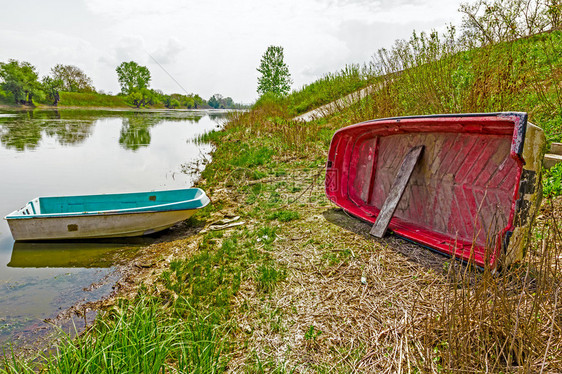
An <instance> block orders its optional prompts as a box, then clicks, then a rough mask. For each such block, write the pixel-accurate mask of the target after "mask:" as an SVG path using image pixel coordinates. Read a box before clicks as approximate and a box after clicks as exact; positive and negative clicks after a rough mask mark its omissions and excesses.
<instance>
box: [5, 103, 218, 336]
mask: <svg viewBox="0 0 562 374" xmlns="http://www.w3.org/2000/svg"><path fill="white" fill-rule="evenodd" d="M224 115H225V113H220V112H205V111H154V112H140V113H137V112H122V111H83V110H59V111H54V110H52V111H39V110H35V111H26V112H9V111H0V181H1V183H0V217H4V216H5V215H7V214H8V213H10V212H12V211H13V210H16V209H19V208H20V207H22V206H23V205H25V203H26V202H27V201H29V200H31V199H32V198H34V197H37V196H49V195H73V194H74V195H75V194H96V193H113V192H135V191H148V190H159V189H174V188H184V187H191V186H192V184H193V181H194V178H196V176H195V175H191V174H189V173H186V172H185V165H189V164H190V163H193V162H197V160H201V159H202V158H204V157H206V158H208V157H209V156H208V154H209V152H210V151H211V146H210V145H209V144H200V143H199V142H196V141H194V140H195V139H196V138H197V137H198V136H199V135H201V134H203V133H205V132H208V131H211V130H213V129H216V128H218V127H220V126H221V124H222V121H223V118H224ZM148 240H150V239H148ZM142 243H143V244H146V242H145V241H142ZM138 247H139V242H138V241H135V240H132V241H123V240H121V241H119V242H117V243H107V242H89V243H23V242H14V241H13V239H12V236H11V234H10V230H9V228H8V225H7V223H6V221H5V220H1V221H0V346H2V345H3V344H6V342H8V341H17V340H18V339H19V338H23V337H24V336H25V335H26V334H28V333H30V332H32V331H35V330H36V329H37V328H38V327H39V328H40V327H42V326H43V325H44V323H43V322H42V320H43V319H45V318H52V317H54V316H56V315H57V314H58V313H59V312H60V311H61V310H63V309H65V308H67V307H69V306H71V305H73V304H75V303H76V302H81V301H91V300H96V299H98V298H100V297H102V296H103V295H106V294H108V293H109V292H110V291H111V286H112V285H113V283H114V282H115V280H116V279H117V276H118V275H117V274H116V273H115V269H114V267H113V266H112V260H111V259H112V255H113V256H115V255H116V254H117V255H119V253H122V252H123V251H127V252H132V251H134V250H135V248H138ZM92 283H95V284H96V286H95V287H91V286H90V285H91V284H92Z"/></svg>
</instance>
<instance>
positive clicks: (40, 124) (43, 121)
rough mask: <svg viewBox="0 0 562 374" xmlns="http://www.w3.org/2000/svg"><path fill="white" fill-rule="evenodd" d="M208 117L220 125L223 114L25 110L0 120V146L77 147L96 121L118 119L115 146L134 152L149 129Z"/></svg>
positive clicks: (146, 142)
mask: <svg viewBox="0 0 562 374" xmlns="http://www.w3.org/2000/svg"><path fill="white" fill-rule="evenodd" d="M205 114H206V115H208V116H209V118H210V119H211V120H213V121H214V122H216V123H217V124H222V122H221V120H222V119H224V115H225V113H224V112H216V113H215V112H209V113H206V112H194V111H189V112H178V111H174V112H170V111H150V112H146V111H145V112H127V111H114V112H111V111H103V112H101V111H100V112H98V111H84V110H62V111H59V110H56V109H55V110H28V111H20V112H18V113H17V114H9V113H8V114H3V115H2V116H1V117H0V142H1V143H2V144H3V145H4V146H5V147H6V148H11V149H15V150H17V151H20V152H21V151H25V150H33V149H35V148H36V147H37V146H38V145H39V144H40V142H41V141H42V140H44V139H45V138H46V137H50V138H53V139H55V140H56V142H57V143H58V144H60V145H72V144H79V143H81V142H83V141H85V140H86V139H87V138H88V137H89V136H90V135H91V134H92V127H93V125H94V123H95V122H96V121H97V120H99V119H100V118H107V117H121V119H122V127H121V131H120V137H119V144H120V145H121V146H122V147H123V148H124V149H129V150H132V151H136V150H137V149H139V148H140V147H146V146H147V145H149V144H150V141H151V133H150V129H151V128H152V127H154V126H156V125H158V124H161V123H162V122H164V121H167V122H191V123H198V122H199V121H201V118H203V117H204V116H205Z"/></svg>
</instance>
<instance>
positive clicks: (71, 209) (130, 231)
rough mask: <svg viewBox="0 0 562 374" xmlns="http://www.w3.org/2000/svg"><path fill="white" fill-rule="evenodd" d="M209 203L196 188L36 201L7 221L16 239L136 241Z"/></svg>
mask: <svg viewBox="0 0 562 374" xmlns="http://www.w3.org/2000/svg"><path fill="white" fill-rule="evenodd" d="M209 201H210V200H209V198H208V197H207V195H206V194H205V192H203V190H201V189H199V188H187V189H180V190H168V191H152V192H136V193H122V194H102V195H85V196H59V197H38V198H35V199H33V200H31V201H30V202H28V203H27V204H26V205H25V206H24V207H23V208H21V209H19V210H16V211H14V212H12V213H10V214H8V215H7V216H6V217H5V219H6V220H7V221H8V225H9V226H10V230H11V231H12V236H13V237H14V239H15V240H59V239H94V238H114V237H125V236H140V235H148V234H152V233H155V232H157V231H161V230H164V229H167V228H168V227H171V226H173V225H174V224H176V223H178V222H181V221H183V220H186V219H188V218H189V217H191V216H192V215H193V214H194V213H195V212H196V211H197V209H200V208H203V207H204V206H206V205H207V204H208V203H209Z"/></svg>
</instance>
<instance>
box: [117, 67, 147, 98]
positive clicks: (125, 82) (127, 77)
mask: <svg viewBox="0 0 562 374" xmlns="http://www.w3.org/2000/svg"><path fill="white" fill-rule="evenodd" d="M115 70H116V71H117V78H118V79H119V84H120V85H121V92H122V93H124V94H125V95H129V94H131V93H132V92H133V91H135V90H142V89H143V88H148V86H149V83H150V71H149V70H148V68H147V67H146V66H141V65H139V64H137V63H136V62H134V61H129V62H122V63H121V65H119V66H117V69H115Z"/></svg>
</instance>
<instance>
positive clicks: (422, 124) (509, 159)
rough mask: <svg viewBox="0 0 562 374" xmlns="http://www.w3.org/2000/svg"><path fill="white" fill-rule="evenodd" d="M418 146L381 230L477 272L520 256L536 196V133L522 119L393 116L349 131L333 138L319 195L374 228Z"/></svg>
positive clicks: (540, 141) (539, 146) (539, 147)
mask: <svg viewBox="0 0 562 374" xmlns="http://www.w3.org/2000/svg"><path fill="white" fill-rule="evenodd" d="M416 146H423V153H422V154H421V157H420V158H419V160H418V161H417V163H415V166H413V171H412V172H411V176H410V179H409V181H408V182H407V184H405V187H404V193H403V195H402V197H401V198H399V200H398V201H397V206H396V210H395V211H394V214H392V213H390V214H392V216H391V217H392V218H391V219H390V223H389V225H388V228H389V229H391V230H392V231H393V232H394V233H395V234H396V235H398V236H401V237H403V238H405V239H408V240H411V241H414V242H416V243H419V244H421V245H423V246H426V247H428V248H430V249H433V250H436V251H439V252H441V253H444V254H447V255H450V256H454V257H456V258H459V259H462V260H464V261H467V262H473V263H475V264H476V265H478V266H481V267H484V266H487V265H489V266H490V267H491V268H494V267H496V266H497V264H498V260H499V259H501V260H502V264H509V263H512V262H514V261H516V260H519V259H521V258H522V256H523V253H524V249H525V248H526V245H527V242H528V238H529V235H530V227H531V224H532V222H533V219H534V216H535V214H536V211H537V209H538V206H539V204H540V199H541V185H540V172H541V166H542V158H543V154H544V148H545V137H544V134H543V132H542V130H541V129H540V128H538V127H536V126H534V125H532V124H530V123H528V122H527V114H526V113H487V114H459V115H433V116H417V117H400V118H387V119H380V120H372V121H367V122H362V123H359V124H356V125H352V126H349V127H346V128H343V129H340V130H339V131H337V132H336V133H335V134H334V137H333V138H332V143H331V145H330V151H329V155H328V163H327V172H326V182H325V183H326V195H327V196H328V198H329V199H330V200H331V201H333V202H334V203H335V204H337V205H338V206H340V207H342V208H343V209H344V210H345V211H347V212H349V213H350V214H352V215H354V216H356V217H358V218H360V219H362V220H365V221H367V222H370V223H375V221H376V220H377V216H378V215H379V213H380V212H381V209H383V205H384V204H385V201H386V200H387V197H388V196H389V194H390V193H391V186H392V185H393V183H394V181H395V179H397V177H396V176H397V172H398V170H399V169H400V167H401V164H402V163H403V160H405V157H406V158H407V154H408V152H410V150H412V149H413V148H415V147H416ZM418 148H419V147H418ZM414 161H415V160H414ZM381 215H382V214H381Z"/></svg>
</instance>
